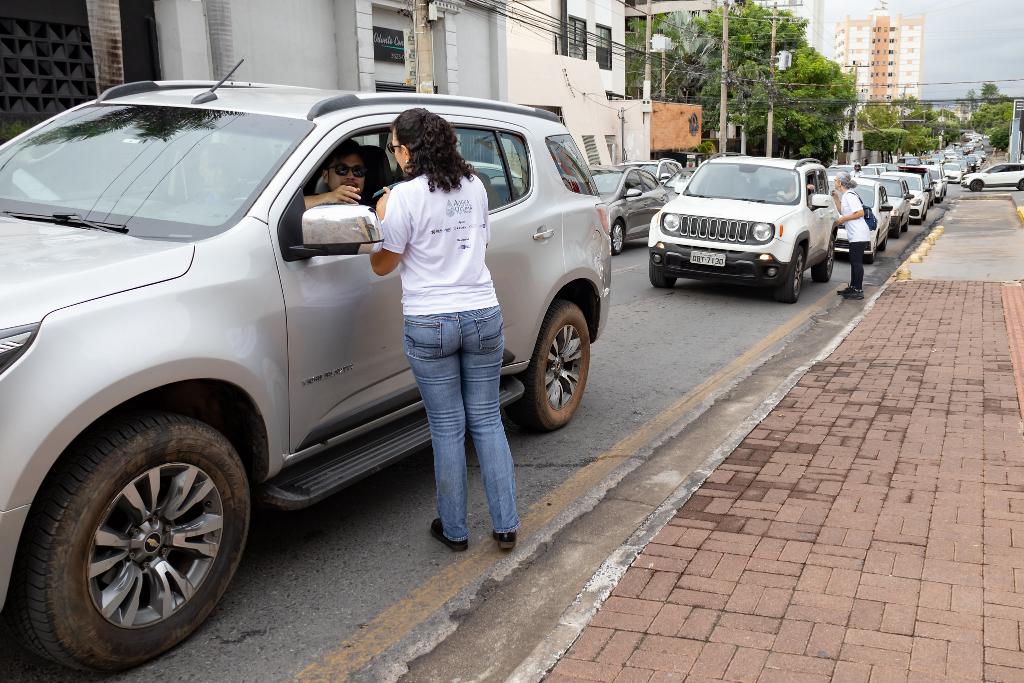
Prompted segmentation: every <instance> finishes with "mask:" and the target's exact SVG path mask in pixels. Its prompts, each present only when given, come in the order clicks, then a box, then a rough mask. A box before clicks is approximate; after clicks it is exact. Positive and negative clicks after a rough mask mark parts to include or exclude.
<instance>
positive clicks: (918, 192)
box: [882, 173, 931, 223]
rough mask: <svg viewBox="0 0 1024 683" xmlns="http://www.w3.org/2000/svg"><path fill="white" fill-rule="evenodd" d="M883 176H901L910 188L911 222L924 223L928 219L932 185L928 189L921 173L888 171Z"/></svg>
mask: <svg viewBox="0 0 1024 683" xmlns="http://www.w3.org/2000/svg"><path fill="white" fill-rule="evenodd" d="M882 178H901V179H903V180H904V181H906V183H907V187H908V188H910V194H911V195H912V196H911V199H910V222H911V223H923V222H924V221H925V220H927V219H928V207H929V206H930V204H931V202H929V200H928V196H929V193H930V191H931V186H928V188H927V190H926V188H925V184H924V177H923V176H922V175H921V174H920V173H886V174H885V175H883V176H882Z"/></svg>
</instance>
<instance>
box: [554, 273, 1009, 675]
mask: <svg viewBox="0 0 1024 683" xmlns="http://www.w3.org/2000/svg"><path fill="white" fill-rule="evenodd" d="M1003 289H1004V286H1003V285H1000V284H994V283H990V284H982V283H968V282H928V281H911V282H904V283H898V284H894V285H893V286H891V287H890V288H889V289H888V290H887V291H886V292H885V294H884V295H883V296H882V297H881V298H880V299H879V301H878V302H877V304H876V306H875V307H874V309H873V310H872V311H871V312H870V313H869V314H868V315H867V317H866V318H865V319H864V320H863V321H862V322H861V324H860V325H858V327H857V328H856V329H855V330H854V332H853V333H852V334H851V335H850V336H849V337H848V338H847V339H846V340H845V341H844V342H843V343H842V345H841V346H840V347H839V348H838V349H837V350H836V351H835V353H833V354H832V355H831V356H830V357H829V358H828V359H827V360H826V361H824V362H821V363H819V364H817V365H816V366H814V367H813V368H812V369H811V370H810V371H809V372H808V373H807V375H805V376H804V377H803V379H802V380H801V381H800V382H799V384H798V385H797V386H796V387H794V389H793V390H792V391H791V392H790V393H789V394H788V395H787V397H786V398H785V399H784V400H783V401H782V402H781V403H780V404H779V405H778V407H777V408H776V409H775V410H773V411H772V412H771V414H770V415H769V416H768V417H767V418H766V419H765V420H764V421H763V422H762V423H761V424H760V425H759V426H758V428H757V429H755V430H754V431H753V432H751V434H750V435H749V436H748V437H747V438H746V440H745V441H744V442H743V443H742V444H741V445H740V447H739V448H737V449H736V450H735V451H734V452H733V453H732V454H731V455H730V456H729V457H728V458H727V459H726V460H725V462H724V463H723V464H722V465H721V466H719V467H718V469H717V470H716V471H715V472H714V473H713V474H712V475H711V477H710V478H709V479H708V480H707V482H706V483H705V484H704V485H703V486H702V487H701V488H700V489H699V490H698V491H697V492H696V493H695V494H694V495H693V496H692V497H691V498H690V500H689V501H687V503H686V504H685V505H684V506H683V507H682V509H680V510H679V511H678V513H677V514H676V516H675V518H674V519H673V520H672V521H671V522H670V523H669V525H668V526H666V527H665V528H664V529H663V530H662V531H661V532H660V533H658V535H657V536H656V537H655V538H654V540H653V541H652V542H651V543H650V544H649V545H648V546H647V547H646V549H645V550H644V551H643V553H642V554H641V555H640V556H639V557H637V559H636V561H635V562H634V563H633V565H632V567H631V568H630V569H629V570H628V571H627V573H626V574H625V576H624V577H623V578H622V580H621V581H620V582H619V584H618V586H617V587H616V588H615V590H614V592H613V593H612V596H611V597H610V598H609V599H608V600H607V601H606V602H605V603H604V605H603V606H602V607H601V609H600V610H599V611H598V613H597V615H596V616H595V618H594V619H593V621H592V623H591V625H590V626H588V627H587V628H586V630H585V631H584V632H583V633H582V634H581V636H580V638H579V639H578V640H577V641H576V643H575V645H574V646H573V647H572V649H571V650H570V651H569V653H568V654H567V655H566V656H565V657H564V658H563V659H562V660H561V661H560V662H559V663H558V665H557V666H556V667H555V668H554V670H553V671H552V673H551V674H550V675H549V676H548V678H547V680H548V681H549V683H555V682H556V681H570V680H572V681H576V680H578V679H585V680H594V681H642V682H647V681H651V682H655V681H682V680H689V681H697V680H729V681H786V682H795V681H827V680H830V679H831V680H835V681H865V682H867V681H872V682H874V681H889V680H892V681H906V680H911V681H941V680H947V679H948V680H970V681H979V680H983V679H984V680H992V681H1024V652H1022V646H1024V440H1022V438H1021V412H1020V406H1019V404H1018V399H1017V383H1016V381H1015V374H1014V366H1013V363H1012V362H1011V351H1010V341H1009V340H1008V335H1007V324H1010V325H1011V326H1012V327H1014V329H1015V330H1020V329H1021V326H1022V325H1024V320H1021V319H1020V317H1021V316H1024V305H1011V303H1009V302H1011V301H1016V302H1017V304H1020V303H1021V302H1024V298H1022V295H1021V290H1020V288H1019V287H1016V288H1010V287H1006V289H1007V290H1010V289H1016V290H1017V291H1016V292H1011V294H1012V296H1011V297H1010V298H1009V299H1007V301H1008V303H1007V305H1006V314H1007V315H1009V316H1010V318H1009V320H1008V321H1006V320H1004V303H1003V300H1004V292H1003ZM1013 297H1017V298H1016V299H1014V298H1013ZM1014 311H1016V313H1014ZM1017 336H1018V339H1017V340H1015V344H1014V345H1015V346H1018V343H1024V339H1022V338H1021V336H1020V335H1017ZM1022 351H1024V349H1020V348H1017V353H1020V352H1022ZM1022 395H1024V394H1022Z"/></svg>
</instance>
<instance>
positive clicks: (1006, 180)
mask: <svg viewBox="0 0 1024 683" xmlns="http://www.w3.org/2000/svg"><path fill="white" fill-rule="evenodd" d="M960 184H961V185H962V186H963V187H966V188H968V189H969V190H970V191H971V192H981V191H982V190H984V189H986V188H989V187H1002V188H1014V187H1015V188H1017V189H1018V190H1021V191H1024V164H996V165H995V166H991V167H989V168H987V169H985V170H984V171H981V172H979V173H968V174H967V175H965V176H964V177H963V178H962V179H961V180H960Z"/></svg>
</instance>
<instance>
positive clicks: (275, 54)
mask: <svg viewBox="0 0 1024 683" xmlns="http://www.w3.org/2000/svg"><path fill="white" fill-rule="evenodd" d="M223 4H224V5H226V6H227V8H228V11H229V16H230V21H229V27H228V30H229V36H228V39H229V40H230V50H231V52H232V53H233V56H234V58H235V59H241V58H244V59H245V63H244V64H243V65H242V66H241V68H240V69H239V70H238V72H237V73H236V74H235V76H234V78H235V79H237V80H247V81H257V82H266V83H280V84H285V85H300V86H308V87H315V88H326V89H338V90H361V91H370V92H373V91H400V90H408V91H412V90H413V89H414V85H413V80H412V76H413V72H412V71H411V69H412V67H411V62H412V60H411V59H410V57H411V53H412V50H411V48H412V47H413V45H412V44H411V41H412V39H411V38H410V33H411V32H412V15H411V11H410V10H411V7H412V5H411V3H409V2H404V1H402V0H224V1H223ZM433 4H434V5H435V10H436V15H437V19H436V20H434V21H433V22H432V28H433V31H432V37H433V52H434V64H433V66H434V84H435V86H436V88H437V91H438V92H439V93H447V94H452V95H467V96H472V97H484V98H490V99H507V95H508V76H507V73H506V70H505V64H506V62H505V57H506V55H505V40H506V32H505V18H504V16H502V14H501V13H500V12H497V11H495V10H494V9H493V8H492V5H491V4H489V3H486V2H485V3H483V4H481V3H476V2H473V1H472V0H434V2H433ZM154 7H155V11H156V28H157V34H158V38H159V40H158V43H159V46H160V64H161V71H162V77H163V78H165V79H200V80H206V79H210V78H213V76H214V69H213V62H212V59H211V49H210V38H209V36H210V31H209V27H208V25H207V16H206V12H205V8H206V3H204V2H199V1H198V0H159V2H156V3H154ZM407 48H408V49H407Z"/></svg>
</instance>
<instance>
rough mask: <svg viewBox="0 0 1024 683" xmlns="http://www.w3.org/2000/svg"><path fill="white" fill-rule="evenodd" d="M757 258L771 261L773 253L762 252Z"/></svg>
mask: <svg viewBox="0 0 1024 683" xmlns="http://www.w3.org/2000/svg"><path fill="white" fill-rule="evenodd" d="M757 260H758V261H771V260H772V255H771V254H761V255H760V256H758V257H757Z"/></svg>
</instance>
